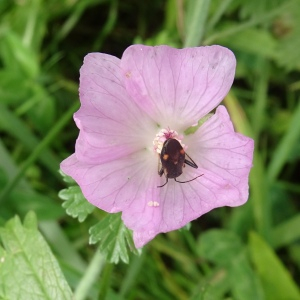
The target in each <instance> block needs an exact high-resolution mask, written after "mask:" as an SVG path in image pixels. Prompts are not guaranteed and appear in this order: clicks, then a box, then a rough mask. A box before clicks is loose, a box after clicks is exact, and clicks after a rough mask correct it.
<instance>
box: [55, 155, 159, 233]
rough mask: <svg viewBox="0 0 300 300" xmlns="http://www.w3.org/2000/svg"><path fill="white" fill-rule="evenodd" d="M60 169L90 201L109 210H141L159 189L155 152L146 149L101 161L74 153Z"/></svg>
mask: <svg viewBox="0 0 300 300" xmlns="http://www.w3.org/2000/svg"><path fill="white" fill-rule="evenodd" d="M61 169H62V171H63V172H64V173H66V174H68V175H70V176H71V177H72V178H74V180H75V181H76V182H77V183H78V185H79V186H80V187H81V190H82V192H83V195H84V196H85V197H86V199H87V200H88V201H89V202H91V203H92V204H93V205H95V206H97V207H98V208H100V209H103V210H105V211H107V212H110V213H115V212H119V211H123V214H124V213H126V211H127V210H129V209H131V208H134V209H139V210H141V211H143V210H144V209H145V207H147V203H148V202H149V201H153V199H156V198H157V194H158V193H159V189H158V188H157V185H158V182H159V176H158V175H157V156H156V154H155V153H154V152H150V151H147V150H141V151H139V152H136V153H134V154H131V155H128V156H126V157H124V158H120V159H116V160H114V161H111V162H108V163H103V164H101V165H99V164H86V163H83V162H81V161H79V160H78V159H77V158H76V155H74V154H73V155H71V156H70V157H68V158H67V159H65V160H64V161H63V162H62V163H61ZM129 228H130V227H129Z"/></svg>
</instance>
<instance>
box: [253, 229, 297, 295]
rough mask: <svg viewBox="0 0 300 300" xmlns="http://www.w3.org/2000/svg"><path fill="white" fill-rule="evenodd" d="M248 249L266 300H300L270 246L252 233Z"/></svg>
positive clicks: (289, 276) (294, 284)
mask: <svg viewBox="0 0 300 300" xmlns="http://www.w3.org/2000/svg"><path fill="white" fill-rule="evenodd" d="M249 249H250V254H251V257H252V261H253V263H254V265H255V267H256V269H257V272H258V275H259V276H260V279H261V282H262V284H263V289H264V292H265V296H266V299H270V300H271V299H291V300H292V299H295V300H296V299H300V291H299V289H298V287H297V285H296V283H295V282H294V281H293V279H292V277H291V274H290V273H289V272H288V270H287V269H286V268H285V266H284V265H283V264H282V262H281V261H280V259H279V258H278V257H277V255H276V254H275V253H274V251H273V250H272V249H271V248H270V246H269V245H268V244H267V243H266V242H265V241H264V240H263V239H262V238H261V237H260V236H259V235H258V234H256V233H254V232H252V233H251V234H250V239H249Z"/></svg>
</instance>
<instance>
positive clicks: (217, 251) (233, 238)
mask: <svg viewBox="0 0 300 300" xmlns="http://www.w3.org/2000/svg"><path fill="white" fill-rule="evenodd" d="M198 244H199V253H200V255H201V256H202V257H204V258H205V259H207V260H209V261H211V262H214V263H216V264H218V265H228V264H229V263H230V262H231V260H232V259H233V258H234V257H235V256H236V255H237V253H239V252H241V251H242V250H243V247H242V243H241V241H240V239H239V237H238V236H237V235H236V234H235V233H233V232H231V231H228V230H221V229H213V230H209V231H207V232H205V233H204V234H202V235H201V236H200V239H199V242H198Z"/></svg>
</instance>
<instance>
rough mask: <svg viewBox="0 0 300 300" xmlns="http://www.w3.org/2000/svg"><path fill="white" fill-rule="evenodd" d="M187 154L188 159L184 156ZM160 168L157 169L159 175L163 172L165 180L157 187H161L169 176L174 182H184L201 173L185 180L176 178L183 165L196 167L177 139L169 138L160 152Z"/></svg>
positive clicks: (180, 172)
mask: <svg viewBox="0 0 300 300" xmlns="http://www.w3.org/2000/svg"><path fill="white" fill-rule="evenodd" d="M185 156H187V157H188V158H189V159H190V160H187V159H186V158H185ZM160 161H161V169H160V170H159V172H158V174H159V176H162V175H163V174H165V176H166V182H165V183H164V184H163V185H160V186H158V187H163V186H165V185H166V184H167V183H168V179H169V178H174V180H175V181H176V182H179V183H186V182H190V181H193V180H195V179H197V178H198V177H201V176H202V175H203V174H201V175H198V176H196V177H195V178H193V179H191V180H187V181H179V180H176V178H177V177H179V176H180V175H181V174H182V168H184V167H185V164H187V165H189V166H191V167H192V168H195V169H198V166H197V165H196V163H195V162H194V161H193V160H192V158H191V157H189V155H188V154H187V153H186V152H185V151H184V149H183V147H182V146H181V144H180V143H179V141H178V140H176V139H173V138H169V139H167V140H166V141H165V142H164V144H163V148H162V151H161V154H160Z"/></svg>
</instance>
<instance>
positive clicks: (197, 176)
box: [164, 174, 204, 185]
mask: <svg viewBox="0 0 300 300" xmlns="http://www.w3.org/2000/svg"><path fill="white" fill-rule="evenodd" d="M203 175H204V174H201V175H199V176H197V177H195V178H193V179H191V180H187V181H178V180H176V178H174V180H175V181H176V182H179V183H187V182H191V181H193V180H195V179H197V178H199V177H201V176H203ZM165 184H167V182H166V183H165ZM165 184H164V185H165Z"/></svg>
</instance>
